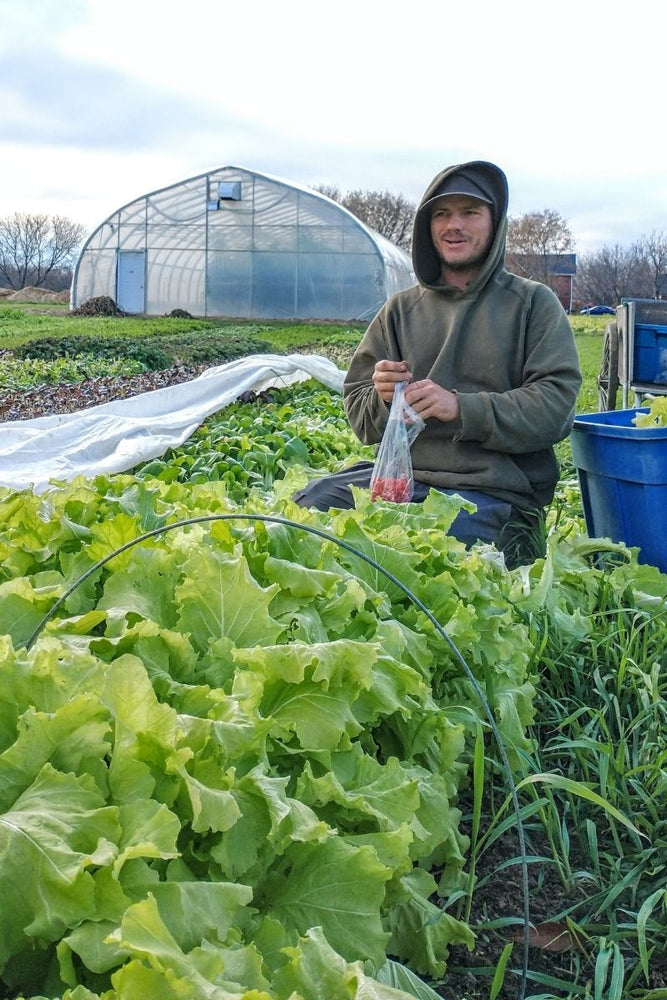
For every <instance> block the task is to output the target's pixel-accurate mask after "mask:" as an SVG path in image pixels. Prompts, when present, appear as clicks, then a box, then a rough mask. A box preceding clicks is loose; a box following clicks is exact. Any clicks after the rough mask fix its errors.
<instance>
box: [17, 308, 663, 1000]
mask: <svg viewBox="0 0 667 1000" xmlns="http://www.w3.org/2000/svg"><path fill="white" fill-rule="evenodd" d="M181 322H182V321H181ZM262 335H263V336H264V335H265V332H264V331H263V333H262ZM266 336H267V337H270V336H271V331H268V333H266ZM285 336H286V334H285ZM324 336H325V337H329V338H330V339H331V335H330V331H325V333H324ZM334 339H335V338H334ZM297 349H298V346H297ZM135 362H136V358H135ZM22 371H23V370H22ZM22 377H24V374H22ZM370 454H372V453H371V452H370V451H369V450H368V449H365V448H363V447H361V446H360V445H359V444H358V442H357V441H356V439H354V437H353V435H352V434H351V432H350V431H349V429H348V427H347V424H346V421H345V418H344V415H343V412H342V407H341V402H340V399H339V398H338V397H337V396H336V395H335V394H334V393H331V392H329V391H328V390H325V389H323V388H322V386H320V385H318V384H316V383H305V384H301V385H298V386H294V387H291V388H287V389H276V390H275V391H273V392H271V393H270V394H264V395H263V396H262V398H259V397H258V398H256V399H254V400H251V401H248V402H240V401H239V402H237V403H236V404H234V405H232V406H230V407H228V408H227V409H225V410H223V411H221V412H220V413H218V414H216V415H214V416H213V417H211V418H209V420H207V421H206V423H205V424H204V425H202V427H200V429H199V430H198V431H197V432H196V433H195V435H193V437H192V438H191V439H190V440H189V441H187V442H186V443H185V445H183V447H181V448H179V449H177V450H174V451H171V452H169V453H167V454H165V455H164V456H163V457H162V458H161V459H159V460H154V461H152V462H150V463H146V464H144V465H143V466H139V467H137V468H136V469H133V470H132V471H131V472H129V473H127V474H120V475H114V476H108V477H107V476H105V477H96V478H92V479H84V478H80V479H76V480H74V481H72V482H69V483H60V484H53V486H52V487H51V488H50V489H48V490H47V491H46V492H44V493H41V494H39V495H38V494H34V493H32V492H31V491H12V490H9V489H6V488H3V489H0V596H1V598H2V599H1V600H0V643H1V644H2V655H1V656H0V672H1V678H2V679H1V685H2V687H1V690H2V699H1V700H0V892H1V895H0V900H1V903H0V997H3V998H5V1000H14V998H24V1000H29V998H48V1000H60V998H62V1000H139V998H141V1000H151V998H155V1000H158V998H159V1000H190V998H192V1000H199V998H211V1000H230V998H235V1000H350V998H351V1000H409V998H417V1000H436V998H439V997H440V998H452V1000H453V998H454V997H456V998H460V1000H463V998H467V1000H477V998H485V1000H486V998H489V1000H496V998H501V1000H502V998H528V997H532V998H535V1000H537V998H540V1000H548V998H557V997H563V998H565V997H590V998H595V1000H616V998H638V1000H639V998H641V1000H659V998H665V997H667V961H666V960H665V953H666V946H667V920H666V910H667V889H666V886H667V825H666V821H665V818H664V817H665V799H666V796H667V763H666V762H667V684H666V663H667V623H666V621H665V615H666V611H667V576H665V575H664V574H661V573H660V572H659V571H658V570H657V569H655V568H654V567H651V566H647V565H643V564H640V563H639V562H638V561H637V553H636V552H634V551H632V550H628V549H627V548H625V547H624V546H623V545H620V544H614V543H612V542H609V541H608V540H605V539H589V538H588V537H587V536H586V534H585V531H584V527H583V522H582V517H581V511H580V501H579V497H578V489H577V484H576V480H575V479H574V478H573V476H572V470H571V468H568V465H567V458H566V457H565V460H564V477H563V480H562V482H561V485H560V488H559V491H558V495H557V497H556V500H555V501H554V504H553V506H552V509H551V510H550V512H549V523H548V532H549V533H548V539H547V554H546V557H545V558H544V559H540V560H538V561H536V562H535V563H534V564H532V565H527V566H521V567H519V568H517V569H514V570H511V571H509V570H508V569H507V568H506V567H505V565H504V563H503V560H502V558H500V557H499V555H498V553H497V552H496V551H495V550H494V549H493V548H491V547H487V546H478V547H475V548H473V549H471V550H466V549H465V548H464V547H463V545H462V544H461V543H459V542H458V541H456V540H455V539H453V538H452V537H451V536H450V535H449V534H448V527H449V525H450V524H451V522H452V520H453V518H454V517H455V516H456V513H457V511H458V509H459V501H458V500H457V499H454V498H450V497H445V496H443V495H440V494H437V493H432V494H431V495H430V496H429V498H428V499H427V501H426V502H425V503H424V504H421V505H418V504H407V505H401V506H400V508H397V507H396V505H394V504H392V503H390V502H385V501H382V500H377V501H375V502H373V501H372V500H371V498H370V496H369V495H368V492H367V491H356V494H355V500H356V507H355V509H353V510H351V511H341V512H333V513H331V514H324V513H319V512H317V511H308V510H304V509H302V508H299V507H297V506H296V504H294V503H293V501H292V499H291V497H292V495H293V493H294V491H295V490H296V489H297V488H298V487H299V486H301V485H302V484H303V483H304V482H305V481H306V479H307V478H309V477H312V476H313V475H317V474H321V473H322V472H324V471H328V470H335V469H337V468H340V467H341V466H342V465H344V464H346V463H348V462H350V461H352V460H355V459H358V458H360V457H369V455H370Z"/></svg>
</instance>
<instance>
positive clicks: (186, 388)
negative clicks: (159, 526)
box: [0, 354, 345, 493]
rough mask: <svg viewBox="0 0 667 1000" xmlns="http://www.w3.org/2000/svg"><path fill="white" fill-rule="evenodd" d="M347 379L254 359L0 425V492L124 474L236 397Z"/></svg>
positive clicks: (292, 358)
mask: <svg viewBox="0 0 667 1000" xmlns="http://www.w3.org/2000/svg"><path fill="white" fill-rule="evenodd" d="M344 376H345V373H344V372H343V371H341V370H340V369H339V368H338V367H337V366H336V365H335V364H334V363H333V362H332V361H330V360H329V359H328V358H324V357H321V356H319V355H309V354H290V355H284V356H283V355H278V354H275V355H274V354H256V355H251V356H250V357H246V358H241V359H239V360H237V361H230V362H229V363H228V364H225V365H219V366H217V367H215V368H209V369H207V370H206V371H205V372H204V373H203V374H202V375H199V376H198V378H195V379H192V380H191V381H189V382H183V383H181V384H179V385H172V386H167V387H165V388H163V389H155V390H153V391H152V392H144V393H141V394H139V395H137V396H132V397H130V398H128V399H118V400H114V401H113V402H110V403H103V404H101V405H100V406H91V407H88V408H86V409H84V410H78V411H77V412H75V413H65V414H54V415H52V416H45V417H37V418H35V419H34V420H14V421H7V422H6V423H4V424H1V425H0V429H1V433H0V485H2V486H6V487H9V488H12V489H17V490H21V489H31V488H32V489H33V490H34V491H35V492H39V493H41V492H43V491H44V490H46V489H47V488H48V487H49V486H50V485H52V484H53V483H54V482H69V481H71V480H72V479H75V478H76V477H77V476H86V477H92V476H95V475H108V474H111V473H115V472H126V471H127V470H128V469H131V468H132V467H133V466H135V465H138V464H139V463H140V462H144V461H148V460H150V459H153V458H159V457H160V456H161V455H163V454H164V453H165V452H166V451H167V450H168V449H169V448H177V447H178V446H179V445H181V444H183V442H184V441H186V440H187V439H188V438H189V437H190V435H191V434H193V433H194V431H195V430H196V429H197V428H198V427H199V426H200V425H201V424H202V422H203V421H204V420H205V419H206V417H209V416H210V415H211V414H212V413H215V412H216V411H217V410H220V409H222V408H223V407H225V406H227V405H229V403H232V402H233V401H234V400H235V399H237V398H238V397H239V396H240V395H241V394H242V393H244V392H249V391H254V392H262V391H264V390H266V389H269V388H272V387H276V388H277V387H280V386H287V385H291V384H293V383H295V382H303V381H307V380H308V379H311V378H313V379H316V380H317V381H319V382H322V383H323V384H324V385H326V386H327V387H328V388H329V389H332V390H334V391H335V392H342V388H343V378H344Z"/></svg>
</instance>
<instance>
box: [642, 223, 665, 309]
mask: <svg viewBox="0 0 667 1000" xmlns="http://www.w3.org/2000/svg"><path fill="white" fill-rule="evenodd" d="M638 247H639V251H640V253H641V254H642V256H643V257H644V258H645V260H646V264H647V267H648V270H649V272H650V275H651V294H650V298H654V299H660V298H662V297H663V296H664V295H665V283H666V282H665V279H666V278H667V233H665V232H663V231H661V232H657V231H656V230H653V232H652V233H650V234H649V235H648V236H642V237H641V238H640V240H639V243H638Z"/></svg>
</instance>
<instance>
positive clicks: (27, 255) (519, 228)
mask: <svg viewBox="0 0 667 1000" xmlns="http://www.w3.org/2000/svg"><path fill="white" fill-rule="evenodd" d="M313 190H315V191H318V192H319V193H320V194H323V195H325V196H326V197H328V198H331V199H332V200H333V201H335V202H337V203H338V204H340V205H342V206H343V207H344V208H346V209H347V210H348V211H350V212H351V213H352V214H353V215H355V216H356V217H357V218H358V219H359V220H360V221H361V222H363V223H364V224H365V225H367V226H369V227H370V228H371V229H373V230H375V231H376V232H378V233H380V234H381V235H382V236H384V237H385V238H386V239H388V240H390V241H391V242H392V243H394V244H395V245H396V246H398V247H401V248H402V249H403V250H405V251H406V252H408V253H409V252H410V249H411V242H412V224H413V220H414V215H415V212H416V209H417V205H416V204H415V203H414V202H412V201H410V200H409V199H407V198H405V197H404V196H403V195H400V194H399V195H396V194H392V193H391V192H389V191H374V190H359V189H357V190H353V191H347V192H343V191H341V190H340V189H339V188H337V187H335V186H331V185H319V186H314V188H313ZM84 235H85V229H84V227H83V226H81V225H79V224H78V223H76V222H73V221H72V220H70V219H68V218H66V217H64V216H60V215H53V216H49V215H45V214H30V213H27V212H15V213H14V214H13V215H12V216H8V217H6V218H2V219H0V287H1V286H4V287H5V288H14V289H18V288H25V287H26V286H27V285H34V286H36V287H43V288H50V289H53V290H54V291H59V290H61V289H63V288H68V287H69V285H70V284H71V280H72V273H73V269H74V266H75V263H76V258H77V255H78V253H79V250H80V248H81V245H82V242H83V239H84ZM574 248H575V240H574V237H573V235H572V232H571V230H570V227H569V224H568V222H567V220H566V219H564V218H563V216H562V215H561V214H560V213H559V212H556V211H554V210H552V209H544V210H543V211H540V212H528V213H526V214H524V215H522V216H517V217H510V218H509V220H508V229H507V253H506V262H507V267H508V270H510V271H513V272H514V273H516V274H522V275H524V276H525V277H528V278H533V279H534V280H536V281H542V282H544V283H545V284H547V285H551V286H552V287H555V285H556V282H557V279H556V278H555V277H554V274H553V267H552V265H553V260H554V258H555V257H557V256H559V255H562V254H571V253H574V252H575V250H574ZM663 296H665V297H667V233H665V232H664V231H657V230H655V231H653V232H652V233H650V234H647V235H645V236H642V237H641V238H640V239H639V240H637V241H636V242H634V243H632V244H631V245H630V246H627V247H624V246H620V245H619V244H615V245H613V246H603V247H601V248H600V249H599V250H595V251H593V252H590V253H586V254H581V255H578V256H577V261H576V275H575V278H574V299H575V300H576V301H578V302H579V303H582V304H583V303H601V304H605V305H611V306H614V305H617V304H618V303H619V302H620V301H621V299H622V298H625V297H631V298H649V299H657V298H662V297H663Z"/></svg>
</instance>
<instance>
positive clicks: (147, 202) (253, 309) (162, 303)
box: [71, 166, 415, 321]
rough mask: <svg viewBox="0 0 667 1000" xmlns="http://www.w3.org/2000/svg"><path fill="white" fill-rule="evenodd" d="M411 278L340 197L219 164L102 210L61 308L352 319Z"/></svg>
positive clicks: (395, 250) (400, 257) (407, 266)
mask: <svg viewBox="0 0 667 1000" xmlns="http://www.w3.org/2000/svg"><path fill="white" fill-rule="evenodd" d="M414 280H415V279H414V275H413V272H412V263H411V260H410V257H409V256H408V254H406V253H405V252H404V251H403V250H401V249H400V248H399V247H397V246H395V245H394V244H393V243H391V242H389V240H387V239H385V238H384V237H383V236H381V235H380V234H379V233H376V232H374V231H373V230H371V229H369V228H368V227H367V226H365V225H364V224H363V223H361V222H360V221H359V220H358V219H357V218H356V217H355V216H354V215H352V214H351V213H350V212H349V211H348V210H347V209H345V208H343V207H342V206H341V205H338V204H337V203H336V202H334V201H332V200H331V199H329V198H327V197H325V196H324V195H321V194H319V193H318V192H316V191H312V190H310V189H308V188H305V187H300V186H298V185H295V184H292V183H290V182H288V181H284V180H281V179H279V178H276V177H270V176H267V175H265V174H260V173H257V172H255V171H251V170H246V169H243V168H239V167H232V166H227V167H222V168H220V169H216V170H214V171H211V172H209V173H205V174H200V175H199V176H197V177H192V178H190V179H189V180H184V181H181V182H179V183H176V184H173V185H171V186H170V187H167V188H162V189H161V190H158V191H154V192H151V193H150V194H145V195H142V196H141V197H140V198H137V199H136V200H135V201H132V202H130V203H129V204H127V205H125V206H123V207H122V208H119V209H117V211H115V212H113V214H112V215H110V216H109V218H107V219H106V220H105V221H104V222H103V223H102V224H101V225H100V226H98V227H97V229H95V230H94V232H93V233H91V235H90V236H89V237H88V239H87V241H86V243H85V244H84V246H83V249H82V251H81V253H80V255H79V259H78V261H77V265H76V269H75V272H74V280H73V282H72V292H71V307H72V308H73V309H76V308H78V307H80V306H81V305H83V304H84V303H85V302H87V301H88V300H90V299H92V298H96V297H98V296H109V297H110V298H112V299H114V300H115V302H116V304H117V305H118V307H119V308H121V309H123V310H124V311H125V312H127V313H135V314H140V313H142V314H147V315H163V314H166V313H170V312H172V311H173V310H175V309H183V310H185V311H187V312H189V313H191V314H192V315H194V316H225V317H244V318H265V319H331V320H334V319H335V320H344V321H347V320H362V321H363V320H368V319H370V318H371V317H372V316H373V315H374V314H375V312H376V311H377V310H378V308H379V307H380V305H381V304H382V303H383V302H384V300H385V299H387V298H388V297H389V296H390V295H392V294H393V293H394V292H397V291H400V290H401V289H403V288H407V287H409V286H410V285H412V284H414Z"/></svg>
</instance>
